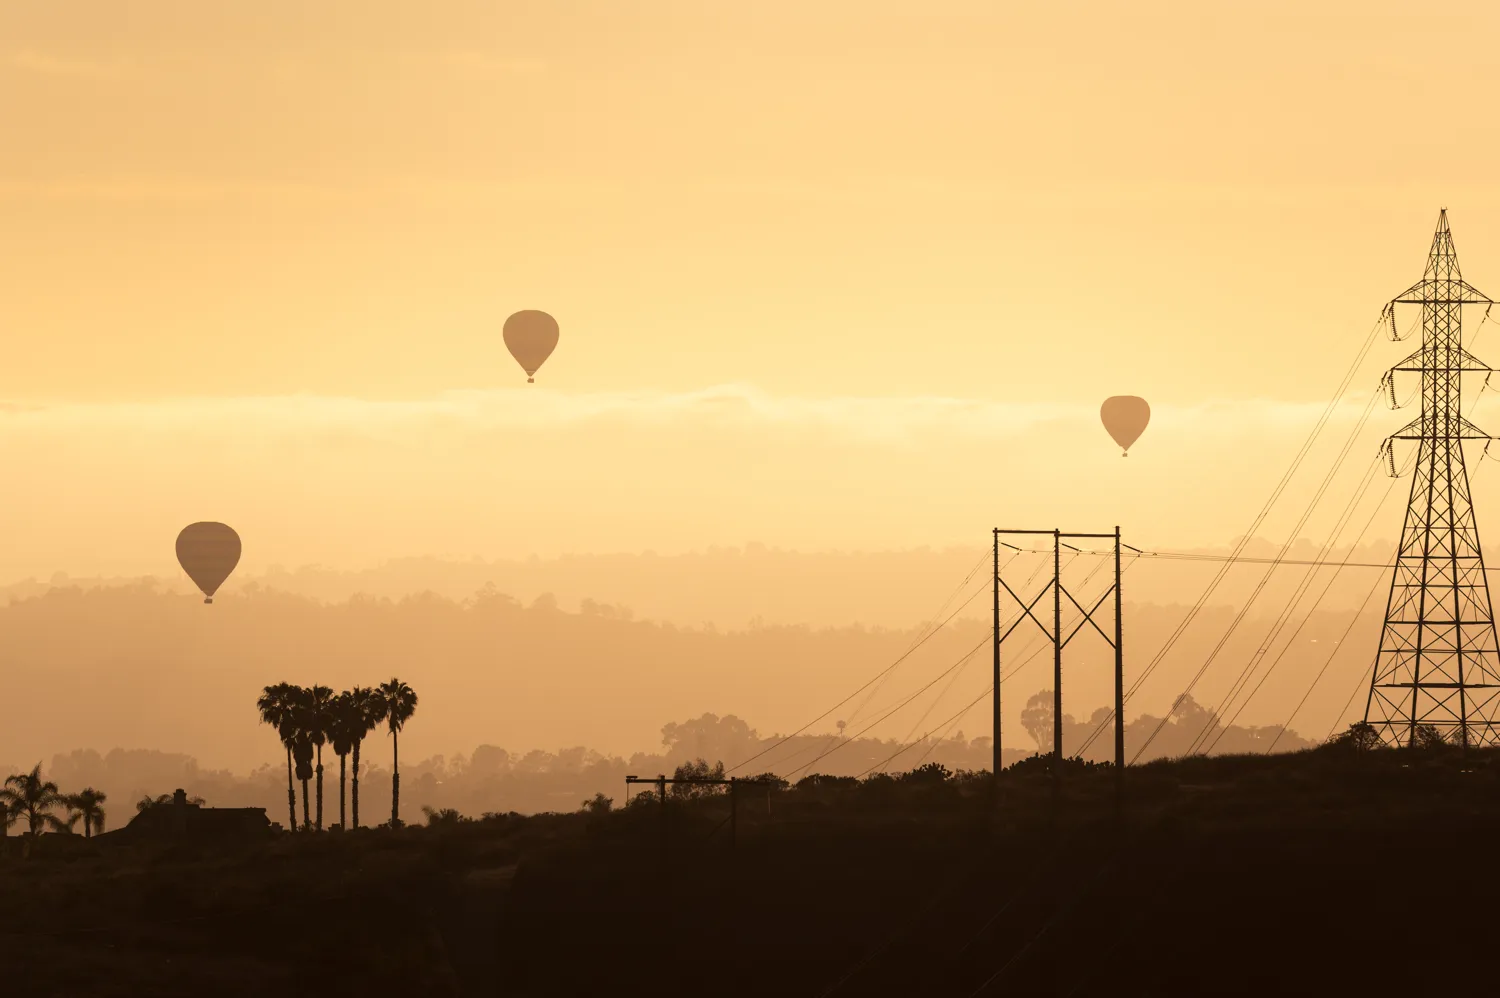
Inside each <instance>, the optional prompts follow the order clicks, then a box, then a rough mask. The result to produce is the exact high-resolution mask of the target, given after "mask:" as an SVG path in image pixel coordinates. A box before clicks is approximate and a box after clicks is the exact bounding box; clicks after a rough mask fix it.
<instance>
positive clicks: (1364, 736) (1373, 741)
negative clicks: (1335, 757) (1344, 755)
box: [1329, 721, 1385, 752]
mask: <svg viewBox="0 0 1500 998" xmlns="http://www.w3.org/2000/svg"><path fill="white" fill-rule="evenodd" d="M1329 744H1330V745H1334V746H1337V747H1339V748H1349V749H1354V750H1355V751H1356V752H1368V751H1370V750H1371V749H1378V748H1382V747H1384V745H1385V742H1384V741H1382V740H1381V737H1380V732H1378V731H1376V730H1375V725H1373V724H1371V723H1369V722H1368V721H1356V722H1355V723H1354V724H1351V725H1349V728H1348V730H1347V731H1344V732H1341V733H1340V734H1338V735H1336V736H1335V737H1334V738H1333V740H1332V741H1331V742H1330V743H1329Z"/></svg>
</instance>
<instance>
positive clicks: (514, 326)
mask: <svg viewBox="0 0 1500 998" xmlns="http://www.w3.org/2000/svg"><path fill="white" fill-rule="evenodd" d="M505 346H506V348H507V349H508V350H510V355H511V356H512V357H514V358H516V363H517V364H520V365H521V369H522V370H524V371H525V372H526V380H527V381H528V382H530V381H535V380H536V379H535V378H534V377H532V375H534V374H536V372H537V368H539V367H541V366H542V363H543V362H544V361H546V359H547V358H548V357H550V356H552V351H553V350H555V349H557V320H556V319H554V318H552V316H550V315H548V314H547V313H546V312H538V311H536V310H535V309H526V310H525V311H523V312H517V313H516V314H515V315H512V316H511V317H510V318H509V319H506V320H505Z"/></svg>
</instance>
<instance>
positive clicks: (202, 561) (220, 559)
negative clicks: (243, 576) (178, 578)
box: [177, 521, 240, 603]
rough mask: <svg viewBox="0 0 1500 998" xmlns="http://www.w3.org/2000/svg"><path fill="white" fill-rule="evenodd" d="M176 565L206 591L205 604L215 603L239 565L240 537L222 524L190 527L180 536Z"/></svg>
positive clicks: (178, 536) (205, 523)
mask: <svg viewBox="0 0 1500 998" xmlns="http://www.w3.org/2000/svg"><path fill="white" fill-rule="evenodd" d="M177 562H178V564H180V565H182V570H183V571H184V572H186V573H187V574H188V578H190V579H192V580H193V584H194V585H196V586H197V587H198V588H199V589H201V590H203V595H204V597H205V599H204V600H203V602H205V603H212V602H213V601H214V593H215V592H217V591H218V589H219V587H220V586H222V585H223V584H224V580H225V579H227V578H229V573H230V572H232V571H234V566H236V565H238V564H239V563H240V535H239V534H237V533H235V532H234V530H233V529H231V528H230V527H227V526H225V525H224V524H222V523H212V522H207V521H205V522H201V523H190V524H188V525H187V526H186V527H183V528H182V533H180V534H178V535H177Z"/></svg>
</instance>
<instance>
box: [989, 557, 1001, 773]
mask: <svg viewBox="0 0 1500 998" xmlns="http://www.w3.org/2000/svg"><path fill="white" fill-rule="evenodd" d="M994 537H995V577H994V583H993V585H992V586H991V588H992V589H994V591H995V634H994V640H995V680H994V682H995V686H994V690H995V692H994V695H993V696H991V697H990V701H991V705H992V706H993V707H994V711H995V720H994V726H993V727H992V728H991V729H990V731H991V733H992V734H993V735H994V739H995V744H994V745H993V746H992V751H993V754H994V761H993V762H991V764H990V767H991V772H993V773H994V774H995V779H996V780H997V781H998V780H999V779H1000V770H1001V769H1002V768H1003V767H1002V764H1001V761H1000V531H999V530H996V531H995V532H994Z"/></svg>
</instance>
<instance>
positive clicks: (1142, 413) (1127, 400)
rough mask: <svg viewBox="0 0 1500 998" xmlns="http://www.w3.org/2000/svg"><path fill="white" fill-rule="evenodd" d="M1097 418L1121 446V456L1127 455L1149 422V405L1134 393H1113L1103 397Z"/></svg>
mask: <svg viewBox="0 0 1500 998" xmlns="http://www.w3.org/2000/svg"><path fill="white" fill-rule="evenodd" d="M1099 418H1100V419H1102V420H1104V428H1105V429H1106V430H1108V431H1109V435H1110V436H1112V437H1114V438H1115V443H1117V444H1119V445H1120V447H1121V448H1122V450H1123V452H1124V453H1123V455H1122V456H1124V457H1129V456H1130V445H1131V444H1133V443H1135V442H1136V441H1137V440H1139V439H1140V436H1141V434H1142V433H1144V432H1145V431H1146V424H1147V423H1149V422H1151V406H1149V405H1147V404H1146V400H1145V399H1143V398H1136V397H1135V396H1134V395H1115V396H1113V397H1111V398H1107V399H1105V400H1104V404H1103V405H1102V406H1100V407H1099Z"/></svg>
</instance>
